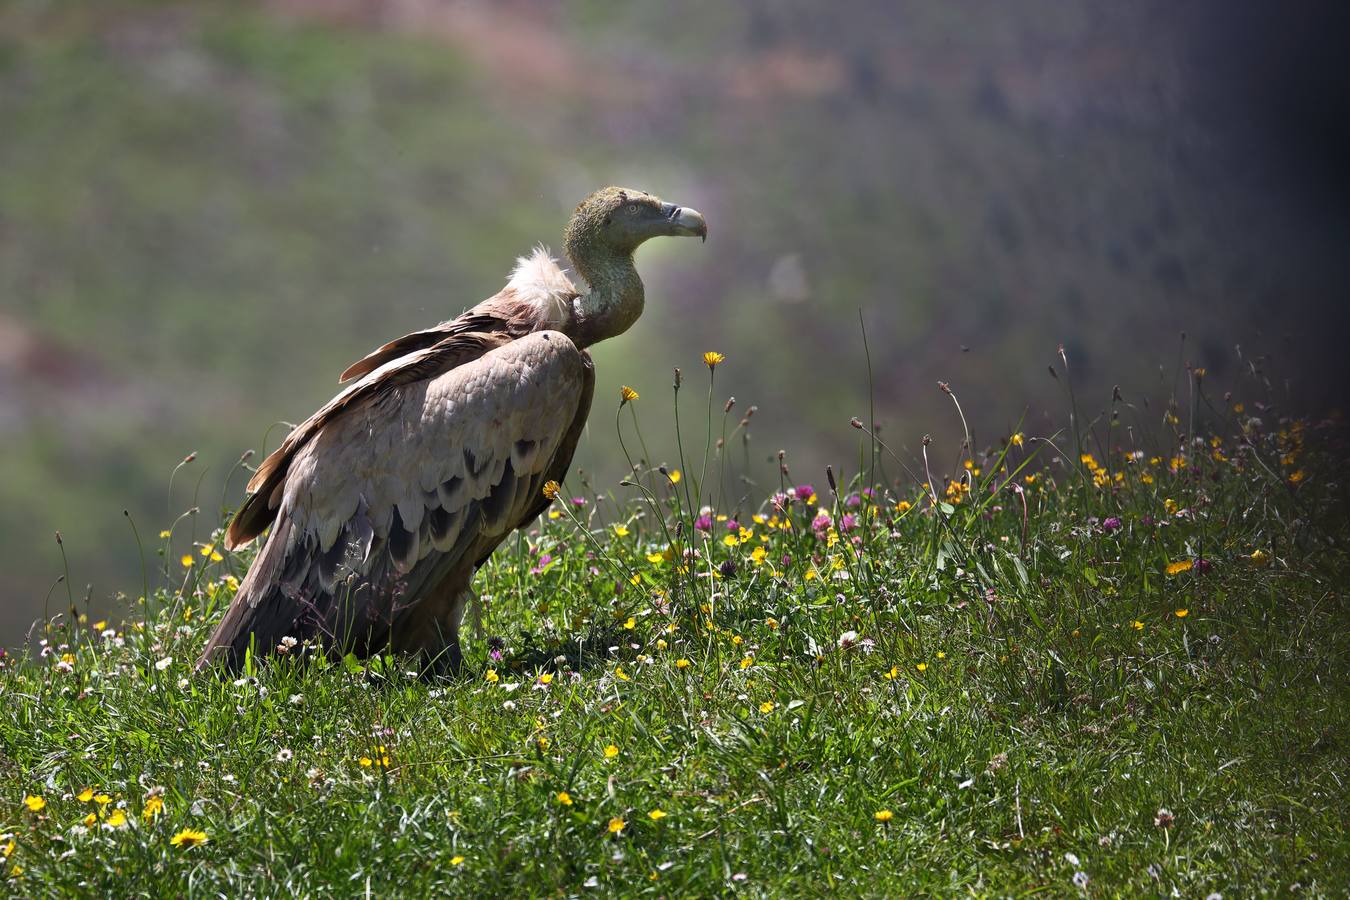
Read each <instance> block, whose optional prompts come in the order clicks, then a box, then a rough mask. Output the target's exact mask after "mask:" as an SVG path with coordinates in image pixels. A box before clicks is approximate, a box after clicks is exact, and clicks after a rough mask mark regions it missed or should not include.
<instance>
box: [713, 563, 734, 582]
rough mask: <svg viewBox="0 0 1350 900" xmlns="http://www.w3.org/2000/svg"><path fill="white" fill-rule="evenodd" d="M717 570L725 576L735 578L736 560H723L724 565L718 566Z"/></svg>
mask: <svg viewBox="0 0 1350 900" xmlns="http://www.w3.org/2000/svg"><path fill="white" fill-rule="evenodd" d="M717 570H718V571H719V572H721V573H722V577H723V578H735V577H736V560H734V559H727V560H723V561H722V565H720V566H718V567H717Z"/></svg>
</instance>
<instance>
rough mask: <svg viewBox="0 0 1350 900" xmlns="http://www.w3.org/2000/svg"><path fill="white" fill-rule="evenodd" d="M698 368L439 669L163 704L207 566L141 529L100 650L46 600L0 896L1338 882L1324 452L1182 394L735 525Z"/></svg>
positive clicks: (747, 503) (630, 406) (291, 658)
mask: <svg viewBox="0 0 1350 900" xmlns="http://www.w3.org/2000/svg"><path fill="white" fill-rule="evenodd" d="M734 364H735V360H734V359H732V360H729V361H728V360H725V359H724V358H722V357H721V356H720V355H718V357H717V358H716V359H715V360H711V361H708V362H707V369H708V372H707V375H708V376H709V381H708V382H707V384H708V388H707V396H706V398H705V397H704V396H703V386H702V385H700V386H699V387H698V388H697V390H696V394H697V397H696V399H694V400H693V401H689V400H688V399H687V398H686V399H685V401H684V402H685V403H686V405H687V408H685V409H684V410H683V415H684V417H685V419H686V421H685V426H686V429H687V430H688V439H687V440H682V441H681V445H680V446H679V447H676V448H661V449H662V452H663V453H668V454H669V458H670V459H671V460H678V462H671V463H666V464H656V463H654V462H653V461H652V460H651V458H650V457H649V454H648V453H647V449H646V447H645V442H644V440H643V439H642V436H641V421H642V419H643V417H650V416H664V415H667V414H669V413H668V412H667V410H669V409H670V407H669V406H668V405H667V403H668V402H669V401H667V400H657V399H655V398H652V397H650V396H647V395H646V394H647V393H650V392H645V393H644V396H641V397H639V396H637V394H636V392H633V391H628V390H626V391H625V392H623V393H621V394H620V396H619V397H618V398H615V399H613V400H612V401H610V402H614V403H616V404H617V409H618V412H619V413H621V415H619V417H618V418H617V419H616V422H617V425H618V427H619V429H620V434H619V436H618V437H619V438H621V439H622V440H623V441H624V446H625V447H626V448H628V449H629V450H634V449H636V450H638V451H640V452H638V453H637V455H632V454H630V456H629V459H630V462H631V464H632V473H631V474H630V475H629V476H628V477H627V478H626V479H625V483H624V484H623V485H619V486H616V487H615V489H614V490H613V491H612V492H606V493H604V494H600V493H596V492H595V491H593V490H586V489H582V488H578V487H575V486H573V485H571V484H563V485H560V486H557V489H556V498H555V500H554V503H553V505H552V507H551V508H550V511H549V512H548V513H547V514H546V515H545V516H543V517H541V518H540V520H539V522H538V523H536V525H535V526H534V527H533V528H532V529H530V530H529V531H528V532H527V533H524V534H522V535H520V536H519V538H518V539H512V540H510V541H508V542H507V543H506V544H505V545H503V547H502V548H501V550H500V551H499V552H498V554H497V555H496V556H495V557H494V558H493V559H492V560H491V562H490V563H489V564H488V565H487V566H486V568H485V569H484V571H483V572H482V573H480V576H479V581H478V587H479V589H480V591H481V593H482V595H483V600H484V617H483V622H482V636H481V638H480V639H471V642H470V646H469V647H468V648H467V649H468V658H469V664H468V666H467V669H466V671H465V673H464V674H463V675H462V676H461V677H460V678H457V679H453V680H450V681H446V682H441V683H437V682H426V681H423V680H420V679H418V678H417V677H416V676H415V675H413V674H411V673H409V672H407V671H405V669H406V668H407V666H406V665H405V664H404V662H403V661H402V660H400V659H397V658H379V659H374V660H369V661H364V662H363V661H357V660H354V659H347V660H331V661H330V660H328V659H326V658H324V657H322V656H318V655H316V654H313V653H311V652H310V648H307V647H306V646H305V645H303V644H298V643H290V644H288V645H286V646H284V652H279V653H276V654H273V655H271V656H269V657H268V658H267V659H266V660H255V661H254V663H253V664H252V668H251V671H250V672H249V673H247V674H246V675H244V676H243V677H239V678H237V679H236V678H233V677H224V676H219V675H207V676H195V675H193V674H192V673H191V665H192V662H193V661H194V659H195V657H196V655H197V653H198V652H199V650H200V648H201V646H202V644H203V642H204V640H205V637H206V633H207V631H208V630H209V627H210V625H211V624H212V622H213V621H214V619H215V617H217V616H219V615H220V614H221V612H222V611H223V608H224V606H225V605H226V604H227V602H228V600H229V598H230V597H231V596H233V593H234V591H235V590H236V589H237V587H238V578H239V576H240V575H241V574H242V572H243V571H244V569H245V567H246V564H247V559H245V558H238V557H235V556H232V555H230V554H228V553H226V552H224V551H223V548H222V547H221V545H220V544H219V542H218V541H215V540H212V539H210V538H208V539H206V540H203V541H196V542H193V543H191V544H188V543H185V542H184V541H182V540H179V539H177V538H175V536H174V534H172V533H171V532H169V531H166V532H165V533H163V534H161V535H160V537H159V542H160V554H161V556H160V566H159V576H158V577H157V579H156V580H157V581H158V582H159V583H161V584H164V585H167V586H164V587H161V588H159V589H158V590H155V591H154V592H152V594H151V595H150V597H149V598H148V599H147V600H146V601H145V602H144V603H143V604H142V603H140V602H131V603H129V604H128V606H129V609H130V610H131V611H130V612H128V613H127V615H126V616H125V617H123V618H122V619H120V620H116V621H99V622H90V621H88V620H87V619H86V618H83V617H81V616H80V614H79V611H78V597H75V596H74V595H72V597H71V598H72V599H74V600H75V601H76V606H77V608H76V609H75V610H73V611H72V613H69V614H65V615H62V616H58V617H56V618H55V619H53V620H52V622H51V624H50V627H49V628H48V629H47V631H46V632H45V640H44V643H43V644H42V645H41V646H40V647H38V648H36V649H35V650H34V652H33V653H31V654H30V655H26V656H21V657H19V658H10V659H6V660H4V662H5V666H4V669H3V671H0V698H3V700H4V702H3V703H2V704H0V735H2V740H3V754H2V755H0V765H3V769H0V778H3V784H4V786H5V790H4V792H3V804H4V806H3V808H0V821H3V827H0V833H3V834H6V835H8V837H6V838H4V839H3V840H2V841H0V853H3V855H4V857H5V861H4V865H5V875H6V876H7V877H8V878H9V882H8V883H7V889H8V890H11V891H14V892H16V893H20V894H39V895H40V894H94V895H102V894H107V895H118V896H121V895H126V894H130V893H137V892H140V893H146V894H155V895H158V894H164V895H179V894H182V893H194V894H217V893H221V894H228V895H237V894H245V893H278V892H283V891H284V892H291V891H294V892H297V893H302V894H304V893H315V892H322V891H325V890H331V891H332V892H333V893H338V894H344V895H346V894H364V893H365V892H366V890H367V889H369V891H370V893H371V895H380V896H389V895H411V896H423V895H427V894H430V893H435V892H448V893H453V894H462V895H471V896H481V895H517V896H520V895H540V894H550V893H573V892H579V891H581V890H582V889H584V888H587V887H591V888H598V889H600V890H602V891H605V892H609V893H617V894H623V895H630V894H652V895H667V896H670V895H711V894H717V893H723V892H728V891H737V892H739V891H744V892H748V893H751V894H773V895H777V894H783V893H787V894H816V893H820V892H823V891H826V890H828V889H830V888H835V889H838V890H840V891H842V892H844V893H845V894H849V895H853V894H866V895H877V896H902V895H913V894H916V893H929V894H932V893H956V892H974V893H979V894H984V893H993V894H1011V893H1018V892H1022V891H1027V890H1038V889H1039V890H1043V891H1047V892H1048V893H1050V894H1052V895H1065V894H1072V893H1076V892H1080V891H1084V892H1087V893H1103V894H1121V893H1123V894H1169V893H1172V892H1173V891H1176V892H1177V893H1178V894H1179V895H1182V896H1199V897H1203V896H1206V895H1208V894H1210V893H1211V892H1216V891H1217V892H1220V893H1222V894H1223V895H1224V896H1234V897H1235V896H1249V895H1252V894H1257V893H1263V892H1271V893H1285V892H1292V891H1295V890H1303V891H1307V892H1310V893H1313V894H1337V893H1340V892H1343V891H1344V890H1346V888H1347V880H1346V875H1345V872H1346V871H1350V852H1348V851H1347V846H1346V840H1345V837H1344V810H1345V808H1346V800H1347V797H1346V791H1345V787H1344V776H1345V772H1346V771H1347V751H1346V747H1347V746H1350V745H1348V744H1347V740H1348V739H1350V731H1348V730H1347V725H1348V724H1350V723H1347V716H1348V715H1350V702H1348V701H1350V690H1347V687H1346V684H1347V679H1346V674H1347V667H1346V661H1347V651H1348V650H1350V629H1347V627H1346V626H1347V624H1350V623H1347V618H1346V605H1345V599H1344V596H1343V593H1342V583H1343V576H1344V573H1345V552H1344V549H1343V547H1344V542H1345V540H1346V537H1347V530H1346V528H1345V518H1344V508H1343V506H1341V505H1340V499H1339V498H1340V497H1341V496H1342V491H1343V488H1341V487H1338V486H1337V484H1338V482H1339V479H1341V478H1342V477H1343V473H1342V471H1341V470H1340V469H1339V468H1338V466H1339V460H1340V459H1342V458H1343V457H1344V453H1343V449H1344V448H1343V444H1342V443H1341V441H1342V439H1343V433H1342V431H1341V428H1340V425H1339V424H1338V423H1335V422H1316V421H1305V420H1297V419H1285V418H1282V417H1281V416H1280V415H1279V414H1278V412H1276V411H1275V410H1273V409H1269V408H1263V409H1255V408H1252V409H1248V408H1246V407H1244V405H1243V403H1242V401H1241V400H1240V399H1239V400H1235V399H1233V398H1226V399H1225V400H1223V401H1217V400H1216V401H1214V402H1213V403H1209V402H1208V401H1207V400H1206V399H1205V398H1206V395H1205V393H1204V390H1203V388H1204V384H1203V373H1202V372H1199V373H1196V372H1192V373H1188V379H1189V384H1190V387H1191V388H1192V389H1193V390H1192V392H1191V394H1190V397H1191V399H1190V400H1189V401H1188V402H1187V404H1186V405H1185V406H1180V405H1176V404H1171V405H1167V406H1166V407H1165V408H1164V409H1163V410H1162V412H1161V413H1160V414H1158V415H1156V416H1155V417H1154V419H1155V420H1154V421H1148V418H1147V416H1146V415H1145V414H1142V413H1137V411H1135V410H1133V409H1132V408H1131V407H1128V406H1127V405H1125V404H1123V403H1120V404H1117V403H1116V402H1115V401H1113V403H1112V408H1111V412H1110V415H1109V417H1107V418H1105V419H1104V420H1103V421H1101V422H1098V423H1096V427H1095V428H1084V429H1083V430H1081V431H1079V432H1077V433H1074V432H1073V431H1069V432H1066V433H1062V434H1057V435H1048V436H1035V435H1031V434H1024V433H1022V432H1020V431H1018V432H1013V433H1010V434H1007V435H1004V436H1002V437H1001V438H1000V439H999V440H997V441H995V442H994V443H993V445H992V446H990V447H989V448H987V449H986V450H984V451H982V452H969V451H964V452H963V453H962V454H961V456H960V458H959V459H958V460H956V461H955V462H954V463H953V464H952V466H951V471H941V470H940V469H939V468H938V467H937V464H936V462H935V461H934V460H932V459H929V458H928V453H927V450H928V448H927V447H924V448H923V452H922V455H921V458H920V459H915V460H903V459H900V458H898V457H897V456H895V455H893V454H892V453H891V450H890V448H887V447H884V446H881V445H879V444H878V445H877V446H876V447H875V448H874V447H873V446H872V445H871V444H868V443H867V439H868V435H870V434H872V432H873V431H874V429H872V427H871V425H870V423H864V422H861V421H855V423H854V425H855V427H856V428H857V429H858V433H859V434H860V435H861V436H862V437H863V438H864V446H863V447H862V448H861V452H860V459H861V460H862V465H860V466H859V468H860V469H862V470H863V471H862V473H861V474H857V475H854V476H851V477H849V478H845V477H844V475H843V474H842V473H837V472H835V471H834V470H831V471H829V472H827V473H821V477H819V478H812V479H810V480H809V483H808V482H807V480H804V479H792V478H790V477H789V476H788V470H787V467H786V462H785V461H783V463H782V468H781V469H780V473H781V484H780V489H779V490H777V491H774V492H772V493H771V495H770V496H767V497H766V496H763V495H762V492H760V495H758V496H752V493H751V490H750V489H749V488H748V487H746V483H745V482H744V481H742V480H741V478H740V476H741V475H742V474H745V472H744V467H743V465H742V464H741V462H740V458H739V457H738V456H737V449H736V445H735V441H731V440H728V437H729V436H734V435H735V434H736V433H737V428H744V427H746V426H747V422H746V421H745V420H741V422H740V425H739V426H734V427H733V428H732V429H731V431H730V432H728V430H727V424H728V423H733V424H734V423H735V422H736V421H737V420H736V413H735V412H734V410H733V409H732V406H731V404H729V403H724V401H723V400H722V398H719V397H718V396H717V395H716V393H715V384H716V382H715V381H714V380H712V378H713V376H714V375H715V374H716V368H717V366H719V365H734ZM691 371H692V370H691ZM1060 375H1061V377H1067V372H1066V371H1063V370H1062V371H1061V373H1060ZM683 378H684V381H685V383H684V385H683V387H682V388H677V390H676V392H675V393H674V395H673V396H674V398H675V401H676V402H679V401H680V396H679V395H680V391H681V390H687V389H689V388H690V387H691V383H692V382H693V381H694V379H693V377H692V376H689V375H685V376H683ZM676 383H677V384H679V383H680V376H677V379H676ZM944 389H946V388H944ZM952 396H953V399H954V400H955V394H954V393H953V395H952ZM603 402H604V401H601V402H600V403H598V404H597V409H596V410H595V412H594V413H593V421H596V422H599V421H603V420H604V413H605V411H604V409H603V408H601V407H602V406H603ZM1249 402H1250V401H1249ZM689 403H692V404H693V405H692V406H688V404H689ZM723 406H725V408H724V409H723V410H722V413H721V414H720V415H721V419H720V420H719V413H718V409H719V408H722V407H723ZM1118 412H1119V413H1120V415H1117V413H1118ZM1130 415H1135V416H1136V420H1135V421H1133V422H1131V421H1129V418H1128V417H1129V416H1130ZM700 417H702V418H703V419H704V420H705V422H704V423H699V424H698V425H697V426H694V427H690V426H689V424H688V419H690V418H694V419H697V418H700ZM705 429H706V430H705ZM686 450H688V451H689V452H690V453H691V454H692V455H691V456H690V457H686V456H685V451H686ZM907 472H908V473H912V477H911V475H910V474H907ZM150 577H152V578H155V576H154V575H153V574H152V575H151V576H150ZM65 599H66V598H65V597H63V602H64V601H65ZM473 630H474V629H473V623H472V622H471V623H470V628H469V631H470V633H472V631H473ZM324 886H327V887H324Z"/></svg>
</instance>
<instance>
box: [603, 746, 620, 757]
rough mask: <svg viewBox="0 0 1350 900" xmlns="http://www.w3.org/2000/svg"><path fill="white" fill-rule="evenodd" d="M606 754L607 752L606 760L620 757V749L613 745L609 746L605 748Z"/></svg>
mask: <svg viewBox="0 0 1350 900" xmlns="http://www.w3.org/2000/svg"><path fill="white" fill-rule="evenodd" d="M604 752H605V759H613V758H614V757H616V756H618V755H619V748H618V747H616V746H614V745H613V744H607V745H606V746H605V751H604Z"/></svg>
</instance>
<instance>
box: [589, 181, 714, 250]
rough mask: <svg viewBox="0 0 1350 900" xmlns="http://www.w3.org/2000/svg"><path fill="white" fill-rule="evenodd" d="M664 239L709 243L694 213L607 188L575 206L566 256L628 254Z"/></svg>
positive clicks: (641, 193) (700, 219)
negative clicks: (653, 240)
mask: <svg viewBox="0 0 1350 900" xmlns="http://www.w3.org/2000/svg"><path fill="white" fill-rule="evenodd" d="M663 235H666V236H688V237H692V236H698V237H701V238H703V239H704V240H705V241H706V240H707V239H708V223H707V222H705V221H703V216H702V215H701V214H700V213H699V212H698V210H695V209H689V208H688V207H684V206H676V205H675V204H674V203H665V202H663V201H662V200H661V198H660V197H653V196H652V195H651V194H648V193H647V192H645V191H635V190H633V189H632V188H620V187H607V188H602V189H600V190H598V191H596V192H595V193H594V194H591V195H590V196H589V197H587V198H586V199H585V200H582V201H581V204H580V205H579V206H577V209H576V212H574V213H572V219H571V221H569V222H568V223H567V235H566V237H567V248H568V254H569V255H570V256H573V259H574V260H575V259H576V256H575V254H587V253H595V252H605V251H609V252H613V253H621V254H631V253H632V252H633V251H634V250H636V249H637V248H638V245H639V244H641V243H642V242H643V241H645V240H647V239H649V238H654V237H661V236H663Z"/></svg>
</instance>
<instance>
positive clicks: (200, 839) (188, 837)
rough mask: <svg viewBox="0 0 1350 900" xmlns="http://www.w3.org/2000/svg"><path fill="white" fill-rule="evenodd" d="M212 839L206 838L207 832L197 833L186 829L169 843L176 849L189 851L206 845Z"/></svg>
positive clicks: (170, 839)
mask: <svg viewBox="0 0 1350 900" xmlns="http://www.w3.org/2000/svg"><path fill="white" fill-rule="evenodd" d="M209 840H210V838H209V837H207V836H206V832H205V831H197V830H195V829H192V828H184V829H183V830H182V831H180V832H178V833H177V834H175V835H174V836H173V837H171V838H169V843H170V844H172V845H173V846H175V847H181V848H183V849H184V850H187V849H188V848H190V847H195V846H197V845H198V844H205V843H206V842H207V841H209Z"/></svg>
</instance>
